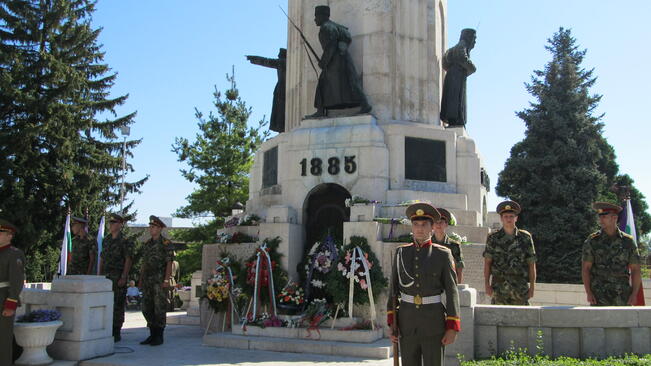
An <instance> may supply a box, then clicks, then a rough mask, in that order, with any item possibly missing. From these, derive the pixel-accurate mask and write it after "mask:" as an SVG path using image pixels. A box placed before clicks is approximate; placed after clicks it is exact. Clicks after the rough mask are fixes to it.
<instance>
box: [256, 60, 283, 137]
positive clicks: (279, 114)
mask: <svg viewBox="0 0 651 366" xmlns="http://www.w3.org/2000/svg"><path fill="white" fill-rule="evenodd" d="M246 59H247V60H249V62H251V63H252V64H254V65H260V66H264V67H269V68H272V69H276V71H277V72H278V82H277V83H276V87H275V88H274V99H273V105H272V107H271V120H270V121H269V129H270V130H272V131H276V132H278V133H281V132H285V71H286V69H287V49H285V48H281V49H280V51H279V52H278V58H266V57H260V56H246Z"/></svg>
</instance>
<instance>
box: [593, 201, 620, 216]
mask: <svg viewBox="0 0 651 366" xmlns="http://www.w3.org/2000/svg"><path fill="white" fill-rule="evenodd" d="M592 208H594V209H595V211H597V214H599V215H608V214H614V215H617V214H619V213H620V212H621V211H622V208H621V207H620V206H617V205H616V204H613V203H610V202H595V203H593V204H592Z"/></svg>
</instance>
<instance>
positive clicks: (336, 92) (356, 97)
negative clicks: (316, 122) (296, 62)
mask: <svg viewBox="0 0 651 366" xmlns="http://www.w3.org/2000/svg"><path fill="white" fill-rule="evenodd" d="M290 21H291V19H290ZM314 21H315V23H316V25H317V26H319V27H320V30H319V42H320V43H321V48H322V49H323V54H322V55H321V57H318V56H317V55H316V52H314V49H313V48H312V46H310V45H309V43H308V42H307V40H306V39H305V36H304V35H303V34H302V32H301V36H302V37H303V41H304V42H305V43H306V45H307V46H308V47H309V49H310V51H311V52H312V54H313V56H314V57H315V58H316V60H317V61H318V65H319V67H320V68H321V74H320V75H319V81H318V84H317V87H316V94H315V96H314V107H315V108H316V109H317V111H316V113H314V114H312V115H311V116H309V117H311V118H314V117H326V116H327V115H328V112H327V111H328V110H329V109H346V108H353V107H360V111H359V113H368V112H370V111H371V106H370V105H369V103H368V100H367V99H366V95H365V94H364V91H363V90H362V83H361V81H360V78H359V76H358V75H357V71H356V69H355V65H354V64H353V59H352V57H351V56H350V53H349V52H348V47H349V46H350V43H351V42H352V38H351V36H350V32H349V31H348V28H346V27H344V26H343V25H340V24H337V23H335V22H333V21H331V20H330V7H329V6H324V5H321V6H317V7H316V8H315V12H314ZM292 25H293V26H294V27H295V28H296V29H298V27H297V26H296V25H295V24H294V23H293V22H292ZM298 30H299V32H300V29H298Z"/></svg>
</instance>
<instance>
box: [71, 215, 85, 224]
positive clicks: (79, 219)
mask: <svg viewBox="0 0 651 366" xmlns="http://www.w3.org/2000/svg"><path fill="white" fill-rule="evenodd" d="M71 219H72V221H74V222H73V223H80V224H87V223H88V220H86V219H82V218H81V217H77V216H72V217H71Z"/></svg>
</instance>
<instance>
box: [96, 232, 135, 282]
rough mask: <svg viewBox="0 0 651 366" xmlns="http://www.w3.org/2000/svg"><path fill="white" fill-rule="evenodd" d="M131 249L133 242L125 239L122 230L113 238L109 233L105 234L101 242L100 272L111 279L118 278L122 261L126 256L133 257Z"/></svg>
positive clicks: (132, 249)
mask: <svg viewBox="0 0 651 366" xmlns="http://www.w3.org/2000/svg"><path fill="white" fill-rule="evenodd" d="M133 251H134V245H133V242H132V241H130V240H127V239H126V238H125V237H124V234H123V233H122V232H120V234H118V236H117V238H115V239H113V236H112V235H111V233H109V234H108V235H106V236H105V237H104V241H103V242H102V253H101V258H102V272H104V274H106V276H107V277H108V278H110V279H112V280H117V279H119V278H120V276H122V271H123V270H124V261H125V260H126V258H127V257H131V258H133Z"/></svg>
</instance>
